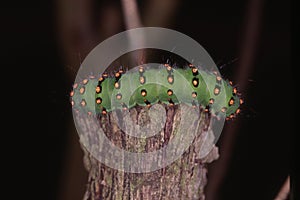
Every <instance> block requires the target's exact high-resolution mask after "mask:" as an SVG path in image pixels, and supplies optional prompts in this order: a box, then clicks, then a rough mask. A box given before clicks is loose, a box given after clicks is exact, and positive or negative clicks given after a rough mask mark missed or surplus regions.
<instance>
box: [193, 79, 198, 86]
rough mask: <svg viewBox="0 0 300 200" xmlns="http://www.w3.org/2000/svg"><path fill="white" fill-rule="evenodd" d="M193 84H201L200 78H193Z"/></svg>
mask: <svg viewBox="0 0 300 200" xmlns="http://www.w3.org/2000/svg"><path fill="white" fill-rule="evenodd" d="M192 84H193V86H194V87H197V86H198V84H199V79H197V78H193V81H192Z"/></svg>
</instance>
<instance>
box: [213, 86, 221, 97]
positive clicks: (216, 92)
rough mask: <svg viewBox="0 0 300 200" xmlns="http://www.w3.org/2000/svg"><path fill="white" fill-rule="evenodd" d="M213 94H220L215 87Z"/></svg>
mask: <svg viewBox="0 0 300 200" xmlns="http://www.w3.org/2000/svg"><path fill="white" fill-rule="evenodd" d="M214 94H215V95H218V94H220V89H219V88H218V87H215V89H214Z"/></svg>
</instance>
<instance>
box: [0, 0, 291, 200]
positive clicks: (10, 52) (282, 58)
mask: <svg viewBox="0 0 300 200" xmlns="http://www.w3.org/2000/svg"><path fill="white" fill-rule="evenodd" d="M200 2H201V1H200ZM139 3H140V4H142V2H141V1H140V2H139ZM247 3H248V1H210V2H208V1H203V2H202V3H199V1H184V4H183V5H182V7H181V9H180V10H179V11H178V14H177V16H176V19H174V21H175V23H174V25H173V26H172V27H171V28H173V29H175V30H178V31H180V32H182V33H184V34H187V35H189V36H190V37H192V38H194V39H195V40H197V41H198V42H199V43H200V44H201V45H202V46H203V47H204V48H205V49H206V50H207V51H208V52H209V54H210V55H211V57H212V58H213V59H214V60H215V62H216V63H217V64H224V63H226V62H229V61H230V60H232V59H235V58H237V57H238V56H239V50H240V42H241V40H242V34H241V33H242V29H243V27H244V23H245V21H244V20H245V19H244V17H245V10H246V6H247V5H248V4H247ZM54 5H55V4H54V2H51V1H47V2H45V3H44V2H40V3H36V4H28V3H27V2H26V3H24V2H23V3H21V4H16V5H9V6H7V7H6V6H3V8H4V11H3V12H2V13H1V16H2V17H1V18H2V19H1V21H3V22H4V23H3V24H4V26H3V29H2V30H1V31H2V33H4V37H3V39H4V42H3V43H2V47H3V49H4V51H5V52H6V53H5V54H4V57H3V58H4V60H6V61H8V62H7V63H6V62H5V65H6V66H7V67H8V68H10V67H14V66H19V67H20V66H23V67H27V68H29V69H33V70H32V71H34V72H35V73H36V75H34V77H36V78H42V79H43V80H45V79H46V84H47V86H45V81H44V82H41V84H38V83H39V82H38V81H37V82H35V81H33V83H32V84H34V85H32V84H31V83H28V85H29V86H30V87H31V88H32V89H34V91H43V92H42V94H43V95H42V96H40V98H39V99H31V100H32V103H33V104H34V103H35V102H36V103H40V102H44V103H42V104H41V106H43V107H42V108H40V109H41V110H40V112H43V114H40V115H39V118H42V120H47V126H46V128H45V129H46V130H44V131H46V132H47V135H46V138H45V139H43V146H44V147H46V150H47V154H46V160H47V162H46V166H44V167H45V169H46V171H44V173H47V175H46V177H47V181H46V183H45V181H44V180H40V181H39V183H38V184H40V183H43V184H44V187H43V188H44V190H45V192H46V193H44V197H43V198H41V199H57V195H58V191H59V189H60V188H59V187H60V186H61V185H60V183H61V181H62V180H61V179H62V177H63V176H62V173H63V169H64V164H65V162H63V161H64V160H65V159H66V157H65V156H66V154H65V151H66V149H67V147H68V146H67V144H68V135H67V132H68V126H67V122H69V121H70V118H72V115H71V110H70V109H71V108H70V105H69V98H68V94H69V90H70V86H71V84H72V80H69V79H67V78H66V75H65V73H66V72H65V71H64V67H65V64H64V63H63V61H62V55H60V53H59V52H60V51H59V48H60V46H59V43H58V42H57V41H58V40H57V32H58V30H57V29H56V26H55V21H54V18H55V13H56V10H55V6H54ZM7 8H10V9H9V10H8V9H7ZM290 12H291V5H290V2H289V1H272V0H268V1H264V7H263V15H262V18H261V31H260V34H259V37H258V40H257V43H258V45H257V49H256V51H255V56H254V60H253V62H252V63H253V70H252V71H251V74H249V83H248V87H247V90H246V91H245V93H244V94H243V96H244V98H245V102H246V103H245V107H244V110H243V113H242V114H241V115H240V116H239V123H240V126H239V130H238V134H237V138H236V141H235V146H234V150H233V153H232V159H231V162H230V164H229V170H228V171H227V174H226V177H225V179H224V182H223V184H222V187H221V191H220V195H219V196H220V199H273V198H274V195H275V194H276V193H277V192H278V190H279V188H280V186H281V184H282V183H283V181H284V180H285V178H286V176H287V174H290V173H291V169H290V165H291V159H292V157H291V150H292V148H291V146H292V142H291V135H292V134H293V131H294V130H293V128H292V125H293V118H292V113H293V112H294V111H293V109H294V107H295V105H294V104H293V101H294V98H295V97H294V94H295V92H296V91H294V90H293V89H292V88H293V83H292V71H291V13H290ZM8 38H10V39H8ZM3 44H4V46H3ZM16 52H17V54H18V58H16V57H15V55H16V54H15V53H16ZM2 56H3V54H2ZM24 63H26V65H24ZM238 64H239V63H238V61H237V62H235V63H233V64H230V65H228V66H226V68H225V69H224V70H223V72H224V74H225V75H226V76H228V78H231V79H233V77H234V72H235V71H236V68H237V67H238ZM31 81H32V80H31ZM30 84H31V85H30ZM38 87H40V89H38ZM33 98H34V97H33ZM226 128H228V127H226ZM43 138H44V137H43ZM37 153H38V152H37ZM43 156H44V157H45V155H43ZM221 156H222V155H221ZM40 176H44V175H41V174H40ZM84 186H85V185H82V187H84ZM78 199H81V197H79V198H78Z"/></svg>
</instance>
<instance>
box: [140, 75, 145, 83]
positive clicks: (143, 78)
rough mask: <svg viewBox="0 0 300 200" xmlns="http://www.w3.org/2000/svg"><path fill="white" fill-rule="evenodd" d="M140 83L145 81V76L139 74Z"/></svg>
mask: <svg viewBox="0 0 300 200" xmlns="http://www.w3.org/2000/svg"><path fill="white" fill-rule="evenodd" d="M140 83H141V84H144V83H145V77H144V76H140Z"/></svg>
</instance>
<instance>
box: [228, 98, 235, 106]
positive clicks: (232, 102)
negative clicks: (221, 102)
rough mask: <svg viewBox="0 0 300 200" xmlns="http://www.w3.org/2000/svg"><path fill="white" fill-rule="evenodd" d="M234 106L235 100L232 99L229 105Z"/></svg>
mask: <svg viewBox="0 0 300 200" xmlns="http://www.w3.org/2000/svg"><path fill="white" fill-rule="evenodd" d="M233 104H234V99H233V98H231V99H230V100H229V105H230V106H232V105H233Z"/></svg>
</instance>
